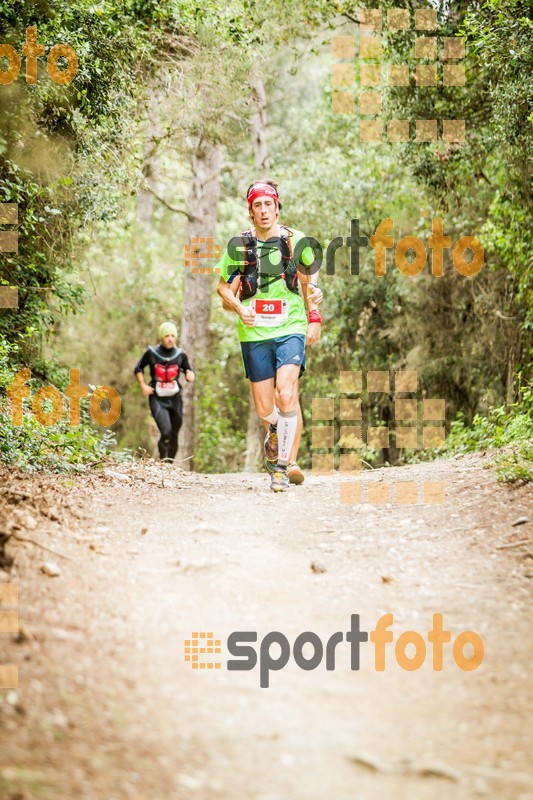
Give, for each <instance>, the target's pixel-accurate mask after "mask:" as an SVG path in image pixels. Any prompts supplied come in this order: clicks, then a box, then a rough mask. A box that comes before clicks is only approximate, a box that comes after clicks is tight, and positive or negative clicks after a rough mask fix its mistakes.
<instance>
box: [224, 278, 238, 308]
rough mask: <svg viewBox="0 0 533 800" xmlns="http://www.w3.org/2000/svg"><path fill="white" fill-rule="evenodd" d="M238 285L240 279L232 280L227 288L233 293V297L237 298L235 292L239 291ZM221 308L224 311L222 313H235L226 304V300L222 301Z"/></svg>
mask: <svg viewBox="0 0 533 800" xmlns="http://www.w3.org/2000/svg"><path fill="white" fill-rule="evenodd" d="M240 285H241V279H240V278H234V279H233V280H232V282H231V283H230V284H229V286H230V288H231V291H232V292H233V294H234V295H235V296H237V292H238V290H239V286H240ZM222 308H223V309H224V311H236V310H235V309H234V308H232V307H231V306H230V305H229V303H227V302H226V300H224V298H223V299H222Z"/></svg>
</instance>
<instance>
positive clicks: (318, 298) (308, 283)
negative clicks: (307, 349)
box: [298, 269, 323, 344]
mask: <svg viewBox="0 0 533 800" xmlns="http://www.w3.org/2000/svg"><path fill="white" fill-rule="evenodd" d="M298 278H299V280H300V285H301V287H302V294H303V298H304V302H305V305H306V307H307V311H308V312H309V311H317V310H318V305H319V303H321V302H322V299H323V295H322V290H321V289H319V288H318V286H317V280H318V275H317V274H315V275H309V273H307V272H303V270H301V269H299V270H298ZM320 333H321V323H320V322H310V323H309V325H308V326H307V337H306V342H307V344H315V343H316V342H318V340H319V339H320Z"/></svg>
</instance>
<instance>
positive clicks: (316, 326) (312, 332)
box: [305, 322, 321, 344]
mask: <svg viewBox="0 0 533 800" xmlns="http://www.w3.org/2000/svg"><path fill="white" fill-rule="evenodd" d="M320 331H321V324H320V322H311V323H309V325H308V326H307V338H306V340H305V341H306V343H307V344H315V342H318V340H319V339H320Z"/></svg>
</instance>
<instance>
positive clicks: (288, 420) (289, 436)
mask: <svg viewBox="0 0 533 800" xmlns="http://www.w3.org/2000/svg"><path fill="white" fill-rule="evenodd" d="M297 427H298V412H297V411H286V412H285V413H284V412H283V411H280V412H279V422H278V464H280V465H281V466H283V467H286V466H287V464H288V463H289V456H290V454H291V450H292V445H293V443H294V437H295V436H296V428H297Z"/></svg>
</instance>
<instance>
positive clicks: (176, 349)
mask: <svg viewBox="0 0 533 800" xmlns="http://www.w3.org/2000/svg"><path fill="white" fill-rule="evenodd" d="M148 350H151V351H152V353H153V354H154V356H155V357H156V358H159V359H161V361H172V359H174V358H177V356H179V355H180V353H182V352H183V350H182V349H181V347H174V351H173V352H172V353H171V354H170V355H169V356H162V355H161V353H158V352H157V350H156V349H155V347H152V345H151V344H149V345H148Z"/></svg>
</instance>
